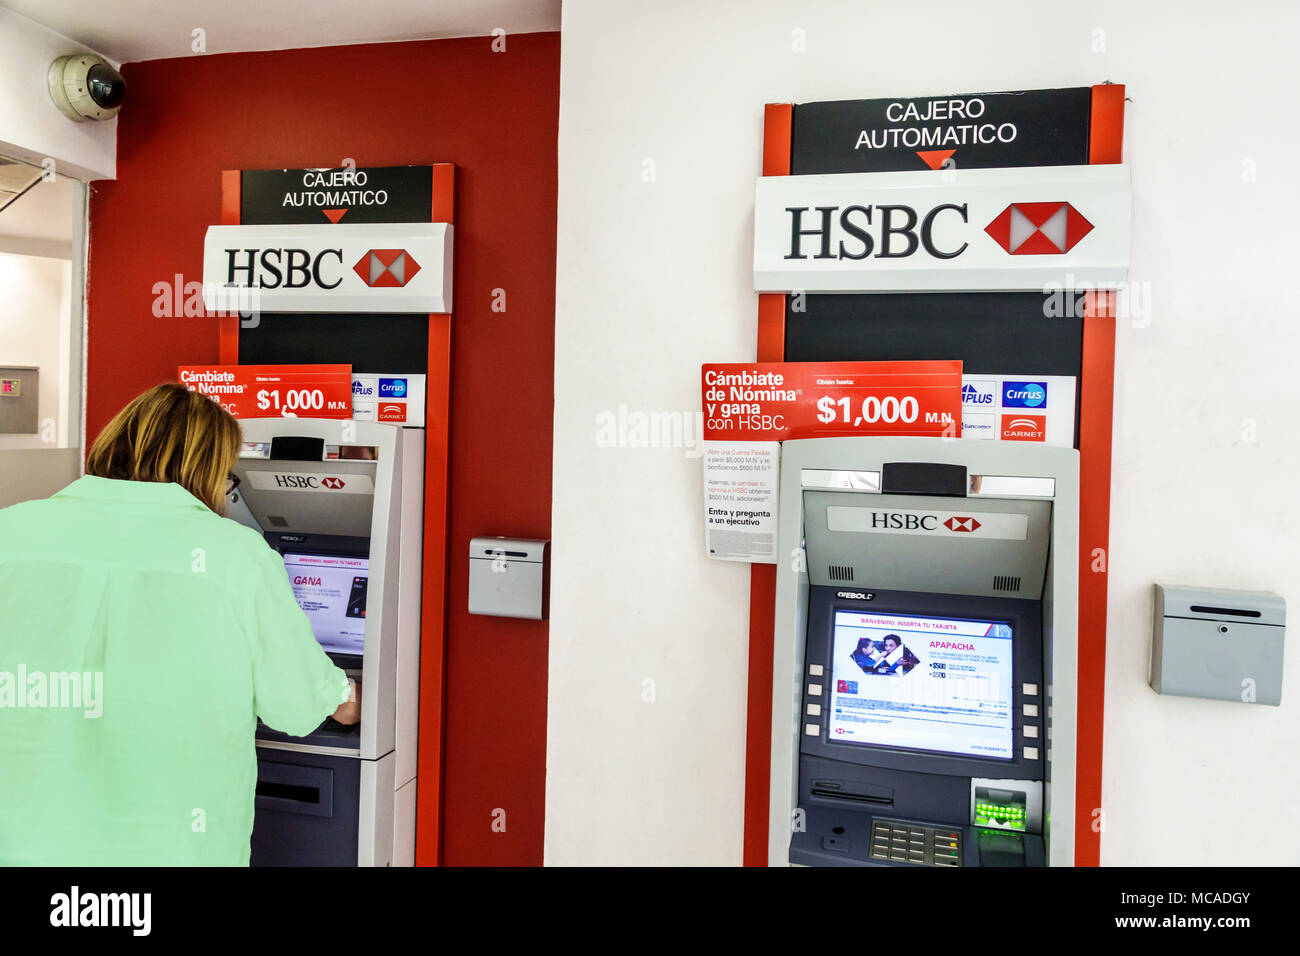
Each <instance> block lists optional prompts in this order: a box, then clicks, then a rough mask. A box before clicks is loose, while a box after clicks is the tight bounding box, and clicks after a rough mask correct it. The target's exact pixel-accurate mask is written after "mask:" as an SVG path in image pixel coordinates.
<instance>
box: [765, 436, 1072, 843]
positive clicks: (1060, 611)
mask: <svg viewBox="0 0 1300 956" xmlns="http://www.w3.org/2000/svg"><path fill="white" fill-rule="evenodd" d="M1078 474H1079V472H1078V452H1077V451H1075V450H1074V449H1073V448H1059V447H1052V446H1046V445H1033V444H1029V443H1024V442H1010V441H974V440H955V441H954V440H946V439H941V438H819V439H808V440H802V441H799V440H796V441H787V442H786V443H785V445H784V448H783V451H782V464H781V504H780V519H779V520H780V524H779V532H778V535H779V550H778V554H779V555H780V556H781V559H780V563H779V564H778V570H777V596H776V631H775V641H774V643H775V650H774V653H775V659H774V670H773V693H772V701H773V708H772V763H771V789H770V793H771V798H770V800H771V806H770V815H769V838H768V847H769V851H768V852H769V858H770V859H769V862H770V863H772V864H773V865H780V866H785V865H789V864H797V865H810V866H938V867H961V866H1042V865H1048V864H1051V865H1071V864H1072V863H1073V859H1074V840H1073V834H1074V809H1075V808H1074V800H1075V794H1074V790H1075V711H1076V683H1077V682H1076V659H1077V653H1078V649H1077V648H1076V643H1077V589H1078V585H1077V581H1078V547H1079V531H1078V511H1079V505H1078V501H1079V479H1078ZM1083 653H1087V649H1086V648H1085V649H1083Z"/></svg>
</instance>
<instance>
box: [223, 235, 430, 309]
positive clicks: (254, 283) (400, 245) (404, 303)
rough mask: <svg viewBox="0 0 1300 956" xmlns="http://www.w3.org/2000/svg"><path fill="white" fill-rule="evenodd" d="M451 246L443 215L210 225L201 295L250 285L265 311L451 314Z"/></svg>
mask: <svg viewBox="0 0 1300 956" xmlns="http://www.w3.org/2000/svg"><path fill="white" fill-rule="evenodd" d="M452 251H453V250H452V226H451V225H450V224H448V223H445V222H443V223H437V222H425V223H421V222H395V223H374V222H365V223H362V222H357V223H348V222H342V223H337V224H335V223H331V222H323V223H303V224H294V223H285V224H275V225H271V224H255V225H247V226H244V225H239V226H209V227H208V231H207V234H206V235H205V236H204V239H203V301H204V304H205V305H206V306H207V308H209V309H212V310H216V309H221V308H223V305H226V306H227V307H228V303H229V302H230V301H231V300H232V297H235V296H236V295H237V294H238V293H241V292H243V291H244V290H248V292H249V293H250V295H251V293H252V292H253V291H256V293H257V297H256V299H255V300H253V301H254V302H255V303H256V306H257V310H258V311H261V312H307V313H313V314H315V313H324V312H344V313H355V312H365V313H374V314H387V313H390V312H392V313H397V312H402V313H417V312H418V313H423V314H425V315H427V314H429V313H448V312H450V311H451V269H452ZM238 301H239V302H243V301H244V299H243V298H240V299H239V300H238ZM245 308H247V307H245Z"/></svg>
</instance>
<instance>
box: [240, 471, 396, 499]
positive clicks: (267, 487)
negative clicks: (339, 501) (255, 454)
mask: <svg viewBox="0 0 1300 956" xmlns="http://www.w3.org/2000/svg"><path fill="white" fill-rule="evenodd" d="M248 482H249V484H250V485H251V486H252V487H254V488H256V489H257V490H258V491H316V492H321V493H324V494H335V495H368V494H373V493H374V490H375V484H374V482H373V481H371V480H370V476H369V475H339V474H325V473H312V472H300V471H250V472H249V473H248Z"/></svg>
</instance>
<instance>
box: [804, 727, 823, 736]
mask: <svg viewBox="0 0 1300 956" xmlns="http://www.w3.org/2000/svg"><path fill="white" fill-rule="evenodd" d="M803 732H804V733H805V734H807V735H808V736H809V737H816V736H817V735H818V734H820V733H821V732H822V728H821V724H804V725H803Z"/></svg>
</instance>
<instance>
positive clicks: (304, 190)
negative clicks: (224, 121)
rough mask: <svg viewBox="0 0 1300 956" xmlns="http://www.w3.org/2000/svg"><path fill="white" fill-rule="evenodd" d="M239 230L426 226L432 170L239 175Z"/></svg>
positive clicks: (387, 168) (273, 171)
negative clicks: (304, 226)
mask: <svg viewBox="0 0 1300 956" xmlns="http://www.w3.org/2000/svg"><path fill="white" fill-rule="evenodd" d="M240 178H241V186H240V217H241V218H240V224H241V225H245V226H256V225H264V224H273V223H274V224H281V223H293V224H298V223H330V222H335V223H338V222H428V221H429V216H430V212H431V209H432V204H433V168H432V167H431V166H379V167H370V168H362V167H358V168H356V169H348V168H346V167H345V168H342V169H254V170H245V171H244V172H243V173H242V174H241V177H240Z"/></svg>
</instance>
